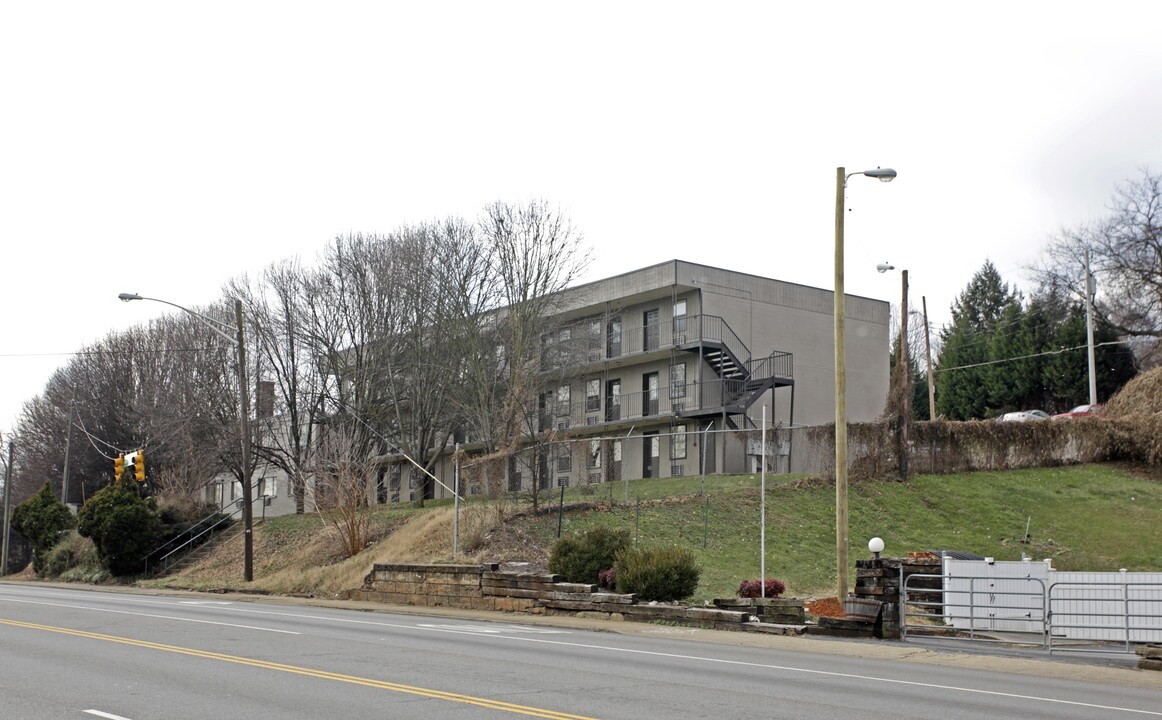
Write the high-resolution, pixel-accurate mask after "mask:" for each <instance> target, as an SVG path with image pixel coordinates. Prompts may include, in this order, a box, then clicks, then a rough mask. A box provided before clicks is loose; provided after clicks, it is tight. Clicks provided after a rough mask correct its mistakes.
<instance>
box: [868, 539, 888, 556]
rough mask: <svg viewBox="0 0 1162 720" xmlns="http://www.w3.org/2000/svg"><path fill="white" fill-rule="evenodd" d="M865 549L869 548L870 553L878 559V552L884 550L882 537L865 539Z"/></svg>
mask: <svg viewBox="0 0 1162 720" xmlns="http://www.w3.org/2000/svg"><path fill="white" fill-rule="evenodd" d="M867 549H868V550H871V552H872V555H873V556H874V557H875V559H876V560H879V559H880V553H882V552H883V551H884V539H883V538H879V537H874V538H872V539H871V540H868V541H867Z"/></svg>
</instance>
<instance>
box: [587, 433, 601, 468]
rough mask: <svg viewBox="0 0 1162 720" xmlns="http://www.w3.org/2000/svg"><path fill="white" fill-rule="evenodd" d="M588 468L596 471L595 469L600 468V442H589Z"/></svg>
mask: <svg viewBox="0 0 1162 720" xmlns="http://www.w3.org/2000/svg"><path fill="white" fill-rule="evenodd" d="M589 467H590V468H591V469H597V468H599V467H601V441H600V440H590V441H589Z"/></svg>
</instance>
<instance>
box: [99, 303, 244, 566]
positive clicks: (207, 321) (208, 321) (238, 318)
mask: <svg viewBox="0 0 1162 720" xmlns="http://www.w3.org/2000/svg"><path fill="white" fill-rule="evenodd" d="M117 299H118V300H121V301H122V302H130V301H132V300H150V301H152V302H159V303H162V304H163V305H169V306H170V307H176V308H177V309H178V310H181V311H183V312H185V313H188V314H190V315H193V316H194V317H196V318H198V319H199V320H201V321H202V324H204V325H205V326H206V327H208V328H210V330H212V331H213V332H214V334H216V335H217V336H218V337H220V338H222V339H223V340H225V341H226V342H228V343H230V344H231V345H233V346H234V348H235V349H236V350H237V351H238V403H239V412H238V429H239V433H240V435H241V445H242V456H241V462H240V464H241V468H240V475H241V477H242V546H243V551H242V553H243V562H242V577H243V579H244V580H245V581H246V582H250V581H251V580H253V579H254V535H253V529H254V507H253V505H252V492H251V488H250V482H251V467H250V393H249V389H248V385H247V382H246V339H245V336H244V334H243V324H242V301H241V300H235V301H234V319H235V322H236V325H235V326H234V327H231V326H230V324H229V323H224V322H222V321H220V320H215V319H214V318H211V317H207V316H205V315H203V314H201V313H199V312H195V311H193V310H190V309H189V308H187V307H182V306H181V305H178V304H177V303H173V302H170V301H168V300H160V299H158V298H151V297H142V296H141V295H137V294H136V293H121V294H120V295H118V296H117ZM231 332H234V333H236V334H235V335H231V334H230V333H231Z"/></svg>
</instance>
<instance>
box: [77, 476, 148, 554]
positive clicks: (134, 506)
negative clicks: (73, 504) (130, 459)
mask: <svg viewBox="0 0 1162 720" xmlns="http://www.w3.org/2000/svg"><path fill="white" fill-rule="evenodd" d="M77 532H79V533H80V534H81V535H84V536H85V537H87V538H91V539H92V541H93V544H94V545H96V546H97V555H98V557H100V558H101V562H102V564H104V566H105V567H106V568H108V570H109V573H110V574H112V575H116V576H120V575H133V574H135V573H139V572H141V571H142V570H143V569H144V568H145V556H146V554H147V553H149V552H150V551H151V550H153V549H154V548H155V547H157V543H158V539H159V538H160V536H161V520H160V519H159V518H158V515H157V510H156V509H155V507H154V506H153V504H152V503H151V502H149V501H148V500H146V499H144V498H142V497H141V495H140V492H139V491H138V489H137V487H136V483H134V482H133V481H126V480H122V481H119V482H116V483H114V484H112V485H107V486H105V487H103V488H101V489H100V490H99V491H97V493H96V494H94V495H93V497H91V498H89V501H88V502H86V503H85V505H84V506H83V507H82V508H81V512H80V513H79V514H78V517H77Z"/></svg>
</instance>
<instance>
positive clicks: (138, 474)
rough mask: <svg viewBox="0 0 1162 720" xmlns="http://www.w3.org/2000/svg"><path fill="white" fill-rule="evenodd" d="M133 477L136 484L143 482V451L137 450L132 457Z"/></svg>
mask: <svg viewBox="0 0 1162 720" xmlns="http://www.w3.org/2000/svg"><path fill="white" fill-rule="evenodd" d="M133 477H134V479H135V480H137V482H145V451H144V450H138V451H137V454H136V455H134V456H133Z"/></svg>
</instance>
